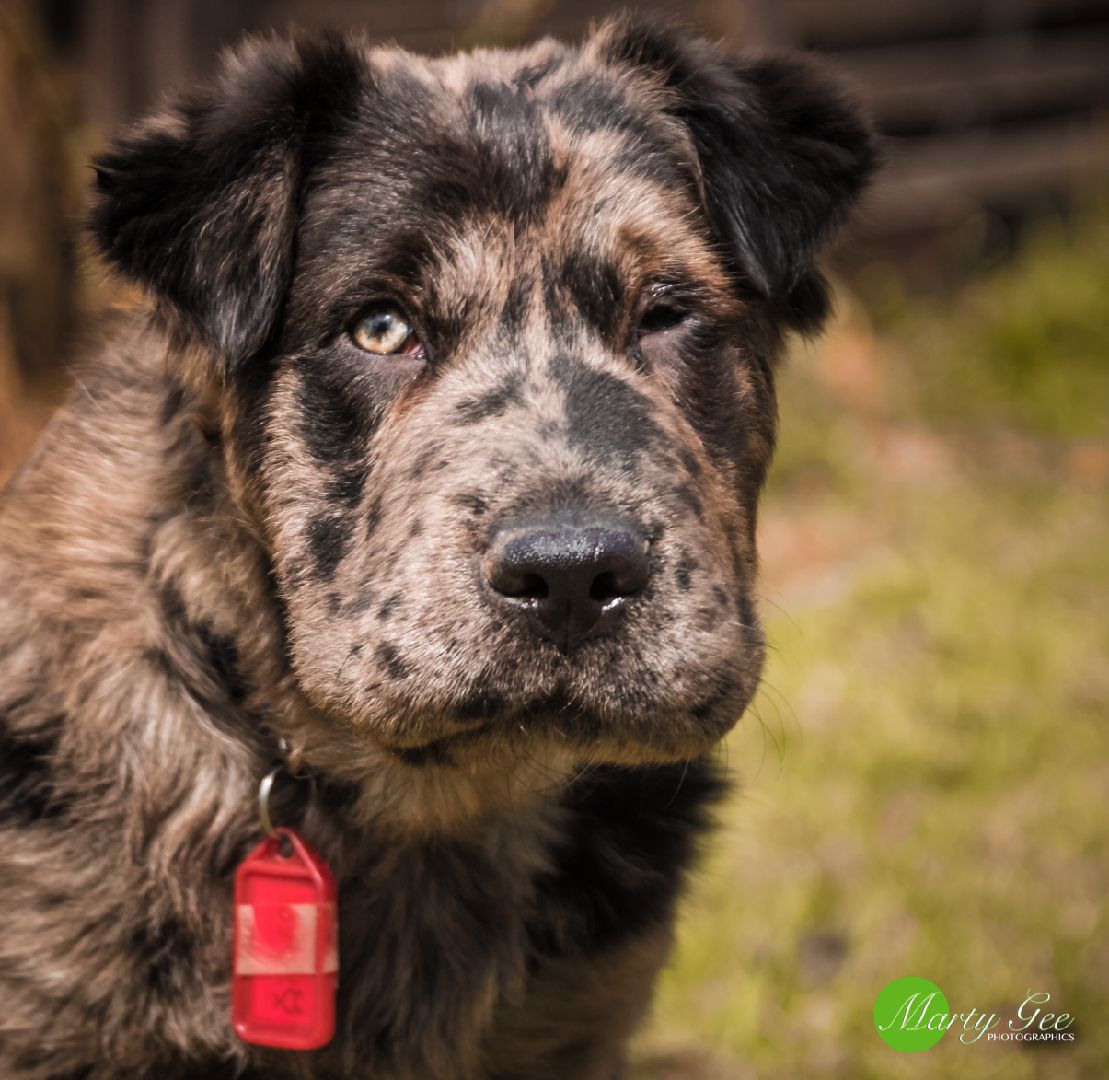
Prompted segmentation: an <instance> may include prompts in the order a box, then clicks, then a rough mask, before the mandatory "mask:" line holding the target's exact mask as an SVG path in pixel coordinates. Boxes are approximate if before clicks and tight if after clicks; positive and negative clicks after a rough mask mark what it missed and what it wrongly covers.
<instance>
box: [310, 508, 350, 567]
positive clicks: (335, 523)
mask: <svg viewBox="0 0 1109 1080" xmlns="http://www.w3.org/2000/svg"><path fill="white" fill-rule="evenodd" d="M353 531H354V519H353V517H351V516H350V515H349V514H342V515H339V516H337V517H336V516H334V515H331V516H327V517H318V518H316V520H315V521H313V522H311V523H310V524H309V526H308V531H307V534H306V535H307V540H308V553H309V554H310V555H311V557H312V565H313V570H314V573H315V576H316V577H317V578H319V579H320V580H321V581H330V580H331V579H332V578H333V577H334V576H335V571H336V570H337V569H338V568H339V563H340V562H342V561H343V555H344V554H346V549H347V544H348V543H349V542H350V537H351V533H352V532H353Z"/></svg>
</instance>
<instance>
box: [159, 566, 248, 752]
mask: <svg viewBox="0 0 1109 1080" xmlns="http://www.w3.org/2000/svg"><path fill="white" fill-rule="evenodd" d="M159 602H160V607H161V612H162V621H163V623H164V624H165V640H166V646H165V648H163V649H152V650H148V652H147V654H146V656H147V659H148V660H149V661H151V662H152V663H154V664H155V665H156V666H157V667H159V668H160V669H161V670H162V672H163V673H164V674H165V676H166V678H168V679H170V680H171V681H172V682H174V683H175V684H177V685H178V686H180V687H181V688H182V689H183V690H184V691H185V693H187V694H188V695H189V696H190V697H191V698H192V699H193V700H194V701H195V702H196V703H197V704H198V705H199V706H200V707H201V708H202V709H203V710H204V712H205V714H206V715H207V716H208V718H209V719H210V720H211V721H212V722H213V723H214V724H215V725H216V726H217V727H219V728H220V729H221V730H224V731H228V732H231V733H233V734H236V735H238V736H240V737H241V729H242V724H243V721H244V717H245V713H244V712H243V710H242V704H243V702H244V701H245V700H246V698H247V696H248V695H249V693H250V686H249V684H248V682H247V680H246V678H245V676H244V674H243V671H242V665H241V663H240V659H239V649H238V646H237V645H236V644H235V642H234V641H233V640H232V639H231V638H230V637H227V636H225V635H222V634H217V633H216V632H215V630H214V629H213V628H212V626H211V625H210V624H209V623H208V622H206V621H204V620H203V619H196V618H190V617H189V614H188V612H187V610H186V607H185V602H184V600H183V599H182V597H181V594H180V593H179V592H178V591H177V590H176V589H175V588H174V587H173V586H166V587H165V588H163V589H162V591H161V593H160V594H159Z"/></svg>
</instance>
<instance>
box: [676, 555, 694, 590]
mask: <svg viewBox="0 0 1109 1080" xmlns="http://www.w3.org/2000/svg"><path fill="white" fill-rule="evenodd" d="M696 569H697V560H696V559H694V558H693V557H692V556H691V555H689V554H688V553H687V552H682V557H681V558H680V559H679V560H678V565H677V566H676V567H675V568H674V580H675V581H676V582H677V583H678V588H679V589H681V591H682V592H689V587H690V585H691V584H692V583H693V572H694V571H695V570H696Z"/></svg>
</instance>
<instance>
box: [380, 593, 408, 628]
mask: <svg viewBox="0 0 1109 1080" xmlns="http://www.w3.org/2000/svg"><path fill="white" fill-rule="evenodd" d="M403 599H404V597H403V596H402V595H401V594H400V593H399V592H395V593H393V595H392V596H390V597H389V598H388V599H387V600H386V601H385V603H384V604H382V605H381V607H380V608H378V611H377V617H378V618H379V619H380V620H381V621H382V622H388V621H389V619H390V618H391V617H392V614H393V612H394V611H396V609H397V608H398V607H400V604H401V601H402V600H403Z"/></svg>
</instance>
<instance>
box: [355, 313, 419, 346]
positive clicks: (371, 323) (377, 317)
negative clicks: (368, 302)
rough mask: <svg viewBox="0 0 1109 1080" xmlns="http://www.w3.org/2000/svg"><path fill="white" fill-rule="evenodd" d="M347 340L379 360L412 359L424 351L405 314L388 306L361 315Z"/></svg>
mask: <svg viewBox="0 0 1109 1080" xmlns="http://www.w3.org/2000/svg"><path fill="white" fill-rule="evenodd" d="M350 337H351V340H352V341H353V342H354V344H355V345H357V346H358V347H359V348H360V349H364V350H365V351H366V352H368V353H375V354H376V355H378V356H398V355H408V356H411V355H414V354H415V353H418V352H420V351H421V349H422V348H423V344H422V342H421V341H420V339H419V338H418V337H416V335H415V333H413V331H412V327H411V325H410V324H409V322H408V320H407V319H406V318H405V317H404V313H403V312H402V311H401V310H400V309H399V308H395V307H393V306H391V305H389V304H382V305H381V306H380V307H375V308H370V310H369V311H366V312H364V313H363V314H362V316H361V317H360V318H359V319H358V321H357V322H356V323H355V324H354V326H353V327H352V329H351V332H350Z"/></svg>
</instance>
